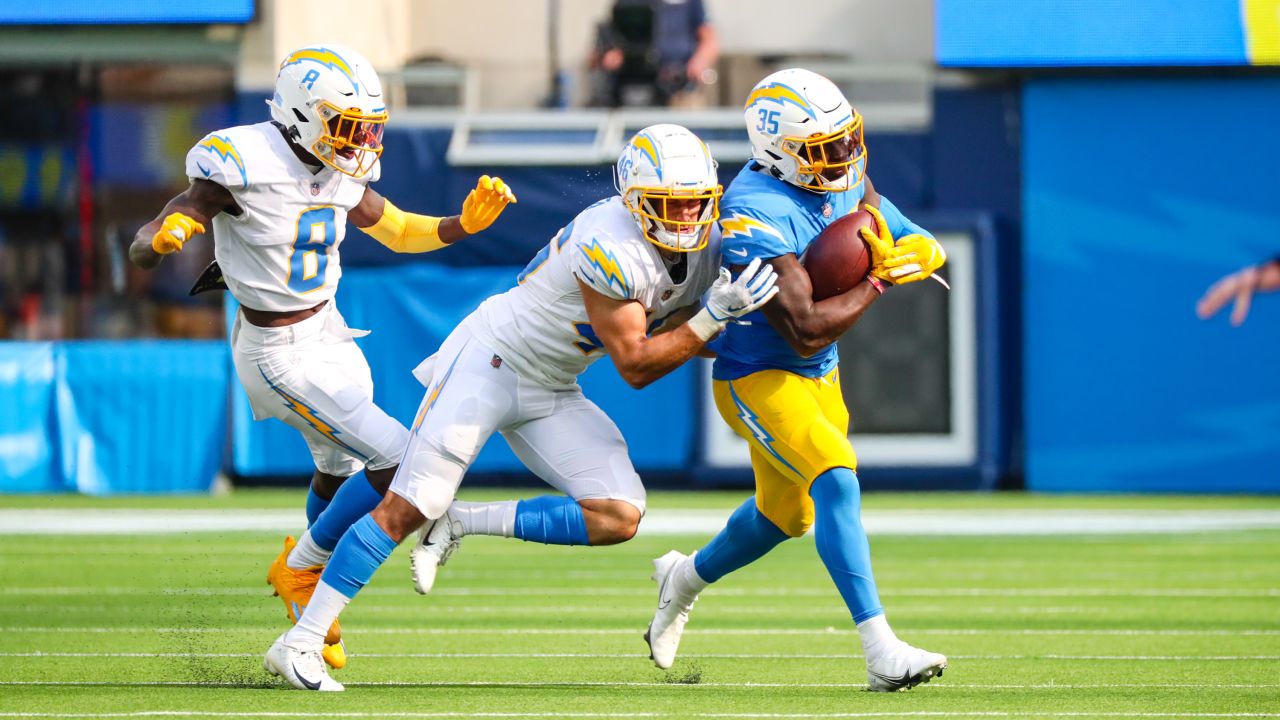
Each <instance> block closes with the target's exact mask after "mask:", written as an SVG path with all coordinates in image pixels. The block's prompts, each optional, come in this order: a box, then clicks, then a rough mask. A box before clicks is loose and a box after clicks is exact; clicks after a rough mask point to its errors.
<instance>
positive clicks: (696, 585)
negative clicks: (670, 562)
mask: <svg viewBox="0 0 1280 720" xmlns="http://www.w3.org/2000/svg"><path fill="white" fill-rule="evenodd" d="M697 556H698V553H697V551H694V553H693V554H692V555H690V556H689V559H688V560H683V561H681V562H680V564H678V565H676V569H675V572H676V588H678V589H679V591H680V592H682V593H684V594H685V595H687V596H689V597H692V596H694V595H697V594H698V593H700V592H702V591H703V590H706V589H707V585H710V584H711V583H708V582H707V581H706V580H703V579H702V576H701V575H699V574H698V568H697V566H696V565H695V564H694V562H693V559H694V558H695V557H697Z"/></svg>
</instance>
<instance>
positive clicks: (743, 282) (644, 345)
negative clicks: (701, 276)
mask: <svg viewBox="0 0 1280 720" xmlns="http://www.w3.org/2000/svg"><path fill="white" fill-rule="evenodd" d="M776 282H777V276H776V275H775V274H774V272H773V271H772V270H771V269H770V268H769V266H768V265H762V264H761V263H760V261H759V260H756V261H753V262H752V263H751V264H750V265H748V266H747V268H746V269H745V270H743V271H742V273H740V274H739V275H738V278H737V279H736V280H735V279H733V278H732V277H731V276H730V274H729V271H728V270H726V269H724V268H721V269H720V277H719V278H718V279H716V281H715V283H713V284H712V286H711V289H710V290H709V291H708V292H707V304H706V305H705V306H703V308H702V309H701V310H699V311H698V312H697V313H695V314H694V315H693V317H691V318H690V319H689V320H687V321H686V322H684V323H682V324H680V325H679V326H678V327H676V328H675V329H674V330H671V331H670V332H664V333H660V334H655V335H649V334H648V332H647V330H648V328H647V325H648V318H647V317H646V316H645V312H644V305H642V304H640V303H639V302H638V301H636V300H630V299H626V300H624V299H617V298H611V297H608V296H606V295H604V294H602V293H600V292H598V291H596V290H594V289H593V288H592V287H591V286H590V285H588V284H587V283H585V282H583V281H582V279H581V278H579V279H578V287H579V288H580V289H581V290H582V302H583V305H584V306H585V307H586V309H587V318H588V319H589V320H590V321H591V327H592V329H593V330H595V333H596V337H598V338H600V342H601V343H603V344H604V347H605V350H606V351H607V352H608V353H609V357H611V358H613V364H614V366H615V367H617V368H618V374H619V375H621V376H622V379H623V380H626V381H627V384H628V385H630V386H631V387H633V388H636V389H637V390H639V389H640V388H643V387H645V386H646V385H648V384H649V383H651V382H653V381H654V380H657V379H658V378H660V377H662V376H663V375H666V374H667V373H669V372H671V371H672V370H675V369H676V368H678V367H680V366H681V365H682V364H684V363H685V361H687V360H688V359H689V358H691V357H693V356H694V355H697V354H698V351H699V350H701V349H702V346H703V345H705V344H706V343H707V342H708V341H709V340H711V339H712V338H714V337H715V336H716V335H719V334H720V331H722V330H724V328H725V326H726V325H728V324H729V323H730V322H731V321H733V320H735V319H737V318H739V317H742V316H743V315H746V314H748V313H751V312H754V311H755V310H757V309H759V308H760V307H761V306H764V305H767V304H768V303H769V301H770V300H772V299H773V297H774V296H775V295H777V293H778V288H777V287H776V286H775V283H776Z"/></svg>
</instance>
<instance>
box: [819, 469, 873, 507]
mask: <svg viewBox="0 0 1280 720" xmlns="http://www.w3.org/2000/svg"><path fill="white" fill-rule="evenodd" d="M809 496H810V497H811V498H813V500H814V502H826V503H830V502H835V503H840V502H852V503H855V504H856V503H859V502H860V500H861V497H862V487H861V485H860V484H859V483H858V474H857V473H855V472H854V471H853V470H852V469H850V468H847V467H835V468H831V469H830V470H827V471H826V472H824V473H822V474H821V475H819V476H818V477H817V478H816V479H814V481H813V484H812V485H811V486H810V487H809Z"/></svg>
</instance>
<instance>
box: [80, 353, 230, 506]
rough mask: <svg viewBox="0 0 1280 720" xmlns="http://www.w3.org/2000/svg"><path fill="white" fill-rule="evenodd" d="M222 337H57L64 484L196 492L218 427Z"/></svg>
mask: <svg viewBox="0 0 1280 720" xmlns="http://www.w3.org/2000/svg"><path fill="white" fill-rule="evenodd" d="M227 353H228V350H227V345H226V343H225V342H222V341H199V342H197V341H83V342H68V343H63V344H62V345H60V346H59V364H58V391H57V395H58V399H57V420H58V422H57V425H58V437H59V441H60V443H61V471H62V477H63V482H64V486H65V488H66V489H68V490H77V491H79V492H84V493H90V494H111V493H158V492H204V491H207V490H208V489H209V487H210V486H211V484H212V483H213V480H214V477H215V476H216V475H217V473H218V471H219V469H220V468H221V465H222V456H223V449H224V448H225V447H226V437H227V389H228V382H229V378H230V373H229V369H228V366H229V364H230V363H229V359H228V357H227Z"/></svg>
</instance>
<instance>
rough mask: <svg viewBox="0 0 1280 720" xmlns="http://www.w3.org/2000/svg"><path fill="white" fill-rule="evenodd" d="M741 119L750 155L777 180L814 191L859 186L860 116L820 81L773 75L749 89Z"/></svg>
mask: <svg viewBox="0 0 1280 720" xmlns="http://www.w3.org/2000/svg"><path fill="white" fill-rule="evenodd" d="M743 115H744V117H745V118H746V121H747V136H748V137H750V138H751V152H752V156H753V157H754V159H755V161H756V162H758V163H760V164H761V165H763V166H764V167H766V168H768V170H769V172H770V173H771V174H772V175H773V176H774V177H776V178H778V179H779V180H783V181H785V182H788V183H791V184H792V185H795V186H797V187H802V188H806V189H808V190H813V191H816V192H845V191H846V190H852V189H854V188H856V187H858V186H859V185H861V184H862V179H863V177H864V176H865V175H866V169H867V147H866V145H865V144H864V143H863V141H862V116H861V115H859V114H858V111H856V110H854V109H853V108H852V107H851V106H850V105H849V101H848V100H846V99H845V97H844V93H842V92H840V88H838V87H836V85H835V83H833V82H831V81H830V80H828V79H826V78H825V77H823V76H821V75H819V74H818V73H815V72H812V71H810V70H803V69H800V68H792V69H789V70H779V71H778V72H776V73H773V74H772V75H769V76H768V77H766V78H765V79H763V80H761V81H760V82H759V83H757V84H756V86H755V87H754V88H752V89H751V94H750V95H748V96H747V104H746V107H745V109H744V112H743Z"/></svg>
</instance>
